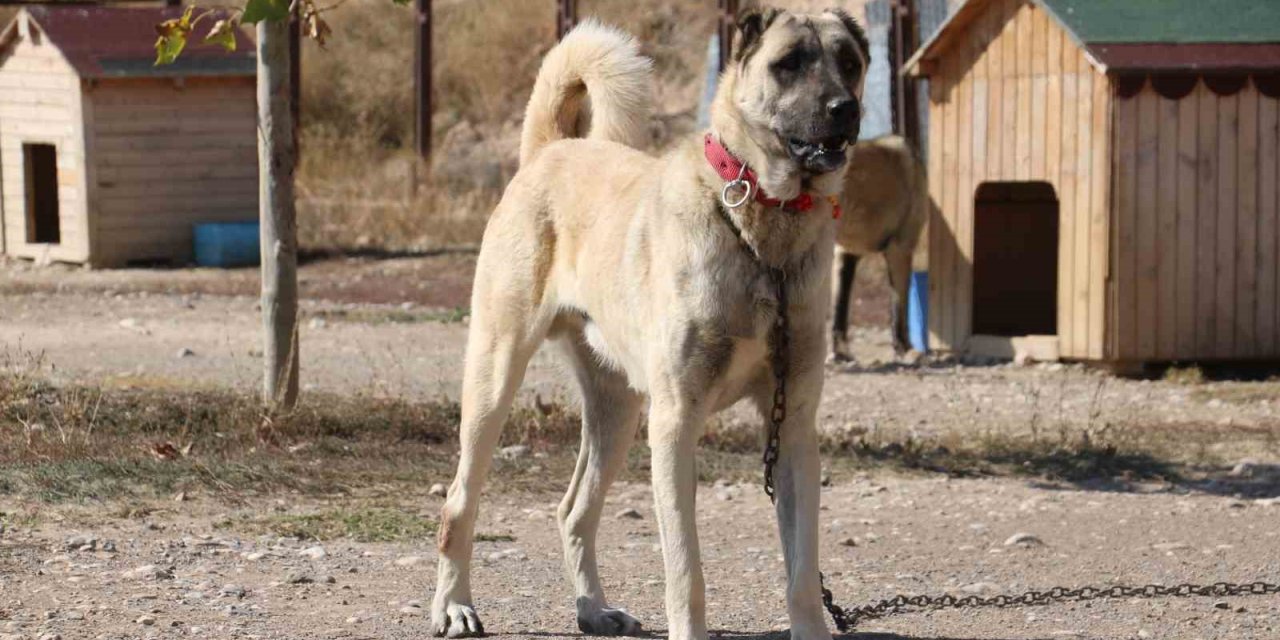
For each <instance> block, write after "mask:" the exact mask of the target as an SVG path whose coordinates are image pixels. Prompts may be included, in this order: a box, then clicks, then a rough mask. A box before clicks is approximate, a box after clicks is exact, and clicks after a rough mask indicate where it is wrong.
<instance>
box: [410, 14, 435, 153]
mask: <svg viewBox="0 0 1280 640" xmlns="http://www.w3.org/2000/svg"><path fill="white" fill-rule="evenodd" d="M414 6H415V13H416V15H415V18H416V19H417V23H418V29H417V31H416V32H415V34H414V49H413V51H414V55H413V82H414V89H415V91H414V94H415V96H416V98H417V100H416V103H417V112H416V117H415V119H414V123H415V124H414V134H415V135H414V143H415V150H416V151H417V152H418V157H420V158H422V159H423V160H429V159H430V158H431V106H432V105H431V75H432V74H431V0H416V2H415V5H414Z"/></svg>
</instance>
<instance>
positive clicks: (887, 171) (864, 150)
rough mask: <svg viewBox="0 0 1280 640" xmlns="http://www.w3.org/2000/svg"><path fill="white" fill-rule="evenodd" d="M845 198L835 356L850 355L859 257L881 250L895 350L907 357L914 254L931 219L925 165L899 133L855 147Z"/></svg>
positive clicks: (834, 327)
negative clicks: (852, 302) (890, 300)
mask: <svg viewBox="0 0 1280 640" xmlns="http://www.w3.org/2000/svg"><path fill="white" fill-rule="evenodd" d="M840 201H841V204H842V205H844V215H843V216H841V218H840V222H839V223H838V224H837V227H836V247H837V249H838V254H839V256H840V275H839V276H838V278H837V280H836V282H837V285H836V286H837V290H836V309H835V318H834V321H833V322H832V325H831V359H832V360H834V361H836V362H840V361H845V360H849V359H850V354H849V342H848V335H849V298H851V297H852V295H853V276H854V274H855V273H856V272H857V270H858V259H859V258H862V257H865V256H869V255H872V254H876V253H883V254H884V260H885V266H887V267H888V269H887V271H888V273H889V286H890V287H892V288H893V293H894V301H893V306H892V307H891V315H892V319H891V320H890V328H891V330H892V332H893V349H894V351H895V352H897V354H898V355H902V354H904V353H906V352H907V351H908V350H909V349H910V348H911V342H910V339H909V338H908V337H907V287H908V286H909V284H910V282H911V257H912V254H913V253H915V250H916V244H917V243H919V241H920V232H921V230H923V229H924V223H925V222H926V221H927V220H928V219H929V180H928V178H927V176H926V175H925V168H924V163H922V162H921V161H920V159H919V158H917V157H916V154H915V152H914V151H912V150H911V145H910V144H909V143H908V142H907V141H906V140H905V139H903V138H902V137H900V136H884V137H880V138H875V139H872V140H866V141H863V142H859V143H858V144H856V145H854V147H853V158H852V159H850V161H849V169H848V170H847V171H846V172H845V177H844V195H843V196H841V199H840Z"/></svg>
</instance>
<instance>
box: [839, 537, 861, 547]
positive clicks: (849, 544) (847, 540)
mask: <svg viewBox="0 0 1280 640" xmlns="http://www.w3.org/2000/svg"><path fill="white" fill-rule="evenodd" d="M840 546H842V547H856V546H858V541H857V540H855V539H853V538H845V539H844V540H841V541H840Z"/></svg>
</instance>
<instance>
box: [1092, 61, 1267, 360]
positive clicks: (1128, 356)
mask: <svg viewBox="0 0 1280 640" xmlns="http://www.w3.org/2000/svg"><path fill="white" fill-rule="evenodd" d="M1278 111H1280V100H1276V99H1274V98H1267V97H1266V96H1263V95H1261V94H1260V93H1259V92H1258V90H1257V88H1256V87H1254V86H1253V84H1252V83H1250V84H1247V85H1246V86H1245V88H1244V89H1243V90H1241V91H1240V92H1239V93H1236V94H1235V95H1231V96H1218V95H1216V94H1214V93H1213V92H1212V91H1210V90H1209V89H1208V88H1207V87H1206V86H1205V85H1204V84H1203V83H1199V84H1198V85H1197V86H1196V88H1195V90H1194V91H1193V92H1192V93H1191V94H1190V95H1188V96H1187V97H1185V98H1183V99H1181V100H1170V99H1167V98H1164V97H1162V96H1160V95H1159V94H1158V93H1156V91H1155V90H1153V89H1152V88H1151V86H1150V85H1148V86H1146V87H1145V88H1144V89H1143V90H1142V92H1141V93H1139V94H1137V95H1136V96H1134V97H1132V98H1117V101H1116V130H1115V135H1116V142H1115V156H1114V158H1115V166H1116V184H1115V189H1116V211H1115V216H1116V226H1117V229H1118V233H1117V235H1116V240H1117V245H1116V251H1115V253H1116V255H1117V256H1118V257H1119V267H1120V268H1119V270H1118V273H1117V277H1116V301H1117V304H1116V308H1115V315H1114V318H1115V320H1116V323H1117V324H1116V326H1117V331H1116V334H1115V336H1114V348H1115V352H1116V355H1117V358H1118V359H1121V360H1133V361H1144V360H1145V361H1150V360H1160V361H1167V360H1218V359H1251V358H1258V359H1261V358H1275V357H1277V356H1280V304H1277V301H1278V299H1280V291H1278V290H1277V287H1278V282H1277V280H1278V279H1277V268H1278V265H1280V253H1278V252H1277V245H1278V244H1280V223H1278V217H1280V215H1278V214H1280V211H1278V209H1280V167H1278V166H1277V165H1278V162H1277V156H1278V155H1280V130H1278V129H1277V112H1278Z"/></svg>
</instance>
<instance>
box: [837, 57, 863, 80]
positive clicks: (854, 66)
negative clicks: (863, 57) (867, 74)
mask: <svg viewBox="0 0 1280 640" xmlns="http://www.w3.org/2000/svg"><path fill="white" fill-rule="evenodd" d="M840 73H843V74H844V75H846V76H849V77H852V78H856V77H858V74H859V73H862V62H861V61H860V60H858V58H857V56H854V55H850V54H845V55H842V56H840Z"/></svg>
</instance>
